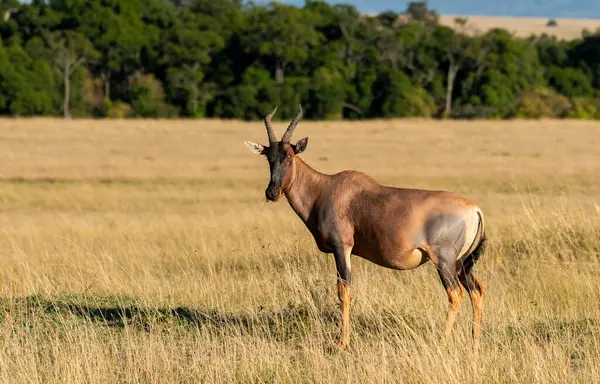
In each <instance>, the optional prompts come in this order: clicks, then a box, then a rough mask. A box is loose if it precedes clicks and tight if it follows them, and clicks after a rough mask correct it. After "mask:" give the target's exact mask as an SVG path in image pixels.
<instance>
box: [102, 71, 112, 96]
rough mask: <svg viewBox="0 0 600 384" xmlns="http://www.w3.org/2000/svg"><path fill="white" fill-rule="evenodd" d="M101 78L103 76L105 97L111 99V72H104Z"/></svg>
mask: <svg viewBox="0 0 600 384" xmlns="http://www.w3.org/2000/svg"><path fill="white" fill-rule="evenodd" d="M100 78H102V83H103V84H104V98H105V99H107V100H110V74H109V73H108V72H102V74H101V75H100Z"/></svg>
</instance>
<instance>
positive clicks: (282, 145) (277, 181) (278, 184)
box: [244, 106, 308, 201]
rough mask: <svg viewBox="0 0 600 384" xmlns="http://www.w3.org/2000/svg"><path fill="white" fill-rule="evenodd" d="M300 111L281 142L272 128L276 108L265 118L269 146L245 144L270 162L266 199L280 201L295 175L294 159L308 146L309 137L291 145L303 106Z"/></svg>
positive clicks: (249, 142) (247, 142) (248, 142)
mask: <svg viewBox="0 0 600 384" xmlns="http://www.w3.org/2000/svg"><path fill="white" fill-rule="evenodd" d="M298 109H299V111H298V114H297V115H296V117H295V118H294V120H292V122H291V123H290V125H289V126H288V128H287V130H286V131H285V133H284V134H283V136H282V137H281V141H278V140H277V137H276V136H275V132H274V131H273V127H271V118H273V115H275V112H276V111H277V107H275V109H274V110H273V112H271V113H270V114H269V115H268V116H267V117H265V127H266V128H267V136H268V137H269V146H264V145H262V144H258V143H253V142H251V141H245V142H244V143H245V144H246V145H247V146H248V148H250V151H252V152H253V153H255V154H257V155H263V156H265V157H266V158H267V161H268V162H269V168H270V170H271V176H270V180H269V185H268V186H267V189H266V190H265V197H266V198H267V200H270V201H277V200H279V198H280V197H281V195H282V194H283V193H285V191H286V190H287V189H288V187H289V186H290V183H291V181H292V176H293V174H294V157H295V156H296V155H298V154H300V153H302V152H304V150H305V149H306V146H307V145H308V137H305V138H304V139H301V140H299V141H298V142H297V143H296V144H290V140H291V138H292V135H293V134H294V129H296V126H297V125H298V122H299V121H300V119H302V106H298Z"/></svg>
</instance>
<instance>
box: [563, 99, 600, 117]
mask: <svg viewBox="0 0 600 384" xmlns="http://www.w3.org/2000/svg"><path fill="white" fill-rule="evenodd" d="M572 104H573V110H572V111H571V113H569V117H570V118H573V119H584V120H595V119H600V100H598V99H593V98H590V97H576V98H574V99H573V100H572Z"/></svg>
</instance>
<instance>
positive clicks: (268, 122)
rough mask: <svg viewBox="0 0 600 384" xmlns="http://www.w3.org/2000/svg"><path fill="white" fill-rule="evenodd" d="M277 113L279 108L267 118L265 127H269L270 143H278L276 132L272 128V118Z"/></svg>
mask: <svg viewBox="0 0 600 384" xmlns="http://www.w3.org/2000/svg"><path fill="white" fill-rule="evenodd" d="M275 112H277V107H275V109H274V110H273V112H271V113H269V115H267V117H265V127H267V135H268V136H269V143H276V142H277V136H275V132H274V131H273V127H271V118H272V117H273V116H274V115H275Z"/></svg>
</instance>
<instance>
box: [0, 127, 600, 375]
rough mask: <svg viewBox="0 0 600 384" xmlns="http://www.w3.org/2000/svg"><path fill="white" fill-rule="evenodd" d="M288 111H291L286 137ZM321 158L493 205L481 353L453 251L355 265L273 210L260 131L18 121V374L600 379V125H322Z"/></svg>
mask: <svg viewBox="0 0 600 384" xmlns="http://www.w3.org/2000/svg"><path fill="white" fill-rule="evenodd" d="M284 126H285V123H282V122H277V123H276V124H275V127H276V129H277V130H278V132H279V134H281V133H282V132H283V128H284ZM304 136H309V137H310V141H309V145H308V149H307V151H306V152H305V154H303V156H302V157H303V158H304V159H305V161H307V162H308V163H309V164H311V165H312V166H313V167H315V168H317V169H318V170H320V171H323V172H328V173H333V172H336V171H339V170H342V169H352V168H353V169H359V170H362V171H365V172H367V173H369V174H371V175H372V176H374V177H375V178H376V179H377V180H379V181H380V182H383V183H388V184H392V185H396V186H410V187H421V188H435V189H450V190H454V191H456V192H459V193H461V194H463V195H465V196H466V197H468V198H471V199H473V200H475V201H476V202H477V203H478V204H479V205H480V206H481V207H482V208H483V210H484V212H485V213H486V224H487V232H488V235H489V238H490V242H489V246H488V251H487V253H486V254H485V255H484V256H483V257H482V259H481V261H480V263H479V264H477V266H476V267H475V273H476V274H477V275H478V276H479V277H480V279H481V280H482V282H483V283H484V284H485V285H486V288H487V291H486V306H485V312H484V329H483V333H482V349H481V351H480V354H479V356H476V355H475V354H474V352H472V349H471V345H470V341H471V340H470V322H471V318H472V317H471V308H470V303H469V302H468V300H467V301H465V304H464V305H463V308H462V310H461V312H460V313H459V316H458V319H457V323H456V325H455V328H454V333H453V336H452V338H451V339H450V340H449V341H448V342H447V343H445V344H444V343H440V341H439V337H440V330H441V329H442V322H443V318H444V316H445V311H446V306H447V300H446V293H445V291H444V290H443V288H442V286H441V284H440V282H439V279H438V276H437V273H436V272H435V269H434V268H433V265H432V264H430V263H429V264H426V265H424V266H422V267H421V268H418V269H416V270H412V271H406V272H397V271H392V270H387V269H383V268H380V267H377V266H374V265H372V264H370V263H368V262H366V261H363V260H360V259H358V258H355V259H353V279H354V284H353V286H354V289H353V307H352V315H351V316H352V317H351V319H352V327H353V328H352V331H353V333H352V348H351V349H350V350H349V351H347V352H343V353H337V352H333V351H332V348H331V347H332V346H334V345H335V342H336V341H337V336H338V326H337V319H338V303H337V293H336V288H335V267H334V262H333V258H332V256H330V255H324V254H321V253H320V252H319V251H318V250H317V249H316V247H315V245H314V244H313V240H312V238H311V237H310V235H309V233H308V231H307V230H306V229H305V227H304V225H303V224H302V223H301V222H300V220H299V219H298V218H297V217H296V216H295V214H294V213H293V212H292V210H291V209H290V208H289V206H288V205H287V203H285V202H283V201H282V202H279V203H276V204H274V203H268V204H267V203H265V201H264V188H265V187H266V184H267V182H268V165H267V162H266V161H265V160H264V159H262V158H260V157H258V156H255V155H253V154H251V153H250V152H249V151H248V150H247V148H246V147H245V146H244V144H243V140H246V139H247V140H253V141H259V142H264V141H265V137H266V134H265V131H264V127H263V125H262V124H261V123H260V122H255V123H240V122H225V121H197V122H191V121H190V122H184V121H142V120H138V121H66V122H65V121H61V120H50V119H33V120H2V121H1V123H0V164H2V167H1V168H0V211H1V214H0V223H1V230H0V266H1V267H0V284H1V285H0V287H1V288H2V295H1V296H0V313H1V316H2V322H1V324H0V381H1V382H10V383H19V382H27V383H31V382H53V383H55V382H71V383H80V382H86V383H106V382H117V381H118V382H144V383H166V382H193V383H196V382H209V383H214V382H326V383H339V382H356V383H365V382H373V383H382V382H403V383H420V382H423V383H480V382H495V383H499V382H502V383H506V382H514V383H523V382H536V383H538V382H552V383H559V382H560V383H564V382H573V383H589V382H593V381H597V378H598V377H600V176H599V175H600V160H599V157H598V148H600V125H598V123H594V122H585V121H577V122H575V121H573V122H569V121H530V122H522V121H521V122H520V121H511V122H460V121H449V122H429V121H426V120H406V121H376V122H368V123H348V122H345V123H314V122H305V123H301V124H300V126H299V127H298V129H297V130H296V137H295V138H296V139H300V138H302V137H304Z"/></svg>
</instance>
